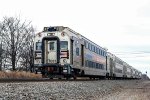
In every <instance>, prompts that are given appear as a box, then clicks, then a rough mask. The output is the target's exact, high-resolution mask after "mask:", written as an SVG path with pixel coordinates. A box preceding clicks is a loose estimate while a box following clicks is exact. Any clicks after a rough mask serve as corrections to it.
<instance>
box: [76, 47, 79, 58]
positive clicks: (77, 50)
mask: <svg viewBox="0 0 150 100" xmlns="http://www.w3.org/2000/svg"><path fill="white" fill-rule="evenodd" d="M76 55H77V56H79V48H76Z"/></svg>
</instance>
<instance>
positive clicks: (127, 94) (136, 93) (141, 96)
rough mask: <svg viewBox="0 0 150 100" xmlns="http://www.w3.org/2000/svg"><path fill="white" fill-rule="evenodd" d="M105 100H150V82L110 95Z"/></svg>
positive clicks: (125, 88)
mask: <svg viewBox="0 0 150 100" xmlns="http://www.w3.org/2000/svg"><path fill="white" fill-rule="evenodd" d="M103 100H150V81H143V82H137V83H136V84H133V85H131V86H125V87H122V89H121V90H118V91H116V92H115V93H111V94H109V95H108V96H107V97H104V98H103Z"/></svg>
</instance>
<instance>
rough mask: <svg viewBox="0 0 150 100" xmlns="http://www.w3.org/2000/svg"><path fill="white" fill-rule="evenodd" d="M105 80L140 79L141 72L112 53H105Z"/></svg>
mask: <svg viewBox="0 0 150 100" xmlns="http://www.w3.org/2000/svg"><path fill="white" fill-rule="evenodd" d="M106 77H107V78H112V79H114V78H121V79H122V78H123V79H140V78H141V72H140V71H138V70H136V69H135V68H133V67H132V66H130V65H129V64H127V63H126V62H124V61H123V60H121V59H120V58H118V57H116V56H115V55H113V54H112V53H109V52H108V53H107V73H106Z"/></svg>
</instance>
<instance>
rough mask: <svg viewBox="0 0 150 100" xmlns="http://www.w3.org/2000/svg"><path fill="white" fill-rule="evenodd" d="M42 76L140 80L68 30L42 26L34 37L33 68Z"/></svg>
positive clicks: (87, 40) (103, 50) (104, 51)
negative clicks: (40, 30)
mask: <svg viewBox="0 0 150 100" xmlns="http://www.w3.org/2000/svg"><path fill="white" fill-rule="evenodd" d="M33 70H34V71H36V72H41V73H42V75H43V76H46V77H50V78H54V77H59V78H62V77H66V78H69V77H74V78H76V77H77V76H88V77H90V78H96V77H97V78H101V77H107V78H140V74H139V73H140V72H139V71H137V70H134V69H133V68H132V67H130V66H129V65H128V64H127V63H125V62H123V61H122V60H121V59H120V58H118V57H116V56H115V55H113V54H111V53H107V49H105V48H103V47H101V46H99V45H97V44H95V43H94V42H92V41H90V40H89V39H87V38H86V37H84V36H82V35H81V34H79V33H77V32H75V31H73V30H71V29H70V28H68V27H63V26H56V27H44V29H43V31H42V32H40V33H38V34H36V35H35V40H34V67H33Z"/></svg>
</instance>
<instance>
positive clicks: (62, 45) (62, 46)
mask: <svg viewBox="0 0 150 100" xmlns="http://www.w3.org/2000/svg"><path fill="white" fill-rule="evenodd" d="M60 49H61V50H67V49H68V41H60Z"/></svg>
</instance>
